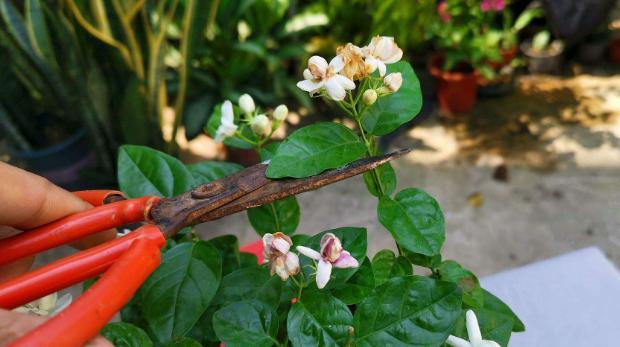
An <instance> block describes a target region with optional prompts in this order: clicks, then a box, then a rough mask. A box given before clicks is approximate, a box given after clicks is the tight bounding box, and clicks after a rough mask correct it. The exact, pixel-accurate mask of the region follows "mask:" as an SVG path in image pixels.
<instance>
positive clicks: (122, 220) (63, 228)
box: [0, 196, 159, 265]
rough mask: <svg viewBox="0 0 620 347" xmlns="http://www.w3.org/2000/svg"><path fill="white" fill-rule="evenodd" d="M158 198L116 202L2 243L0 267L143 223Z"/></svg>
mask: <svg viewBox="0 0 620 347" xmlns="http://www.w3.org/2000/svg"><path fill="white" fill-rule="evenodd" d="M157 201H159V198H158V197H154V196H145V197H142V198H137V199H131V200H124V201H119V202H114V203H111V204H107V205H102V206H99V207H94V208H92V209H90V210H87V211H84V212H80V213H76V214H74V215H70V216H67V217H65V218H62V219H59V220H57V221H54V222H51V223H49V224H46V225H43V226H41V227H38V228H35V229H31V230H28V231H26V232H23V233H21V234H18V235H15V236H13V237H11V238H8V239H5V240H2V241H0V265H4V264H7V263H10V262H13V261H15V260H18V259H21V258H23V257H26V256H30V255H35V254H37V253H40V252H43V251H46V250H48V249H51V248H54V247H57V246H60V245H63V244H65V243H68V242H71V241H75V240H77V239H80V238H82V237H84V236H87V235H90V234H94V233H96V232H99V231H104V230H108V229H112V228H115V227H117V226H120V225H124V224H129V223H135V222H140V221H143V220H144V219H145V213H146V211H148V209H149V208H150V206H151V205H152V204H154V203H156V202H157Z"/></svg>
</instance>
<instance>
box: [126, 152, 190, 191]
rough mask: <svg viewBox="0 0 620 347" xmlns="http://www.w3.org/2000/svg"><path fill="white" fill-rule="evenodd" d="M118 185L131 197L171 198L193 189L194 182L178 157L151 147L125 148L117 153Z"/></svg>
mask: <svg viewBox="0 0 620 347" xmlns="http://www.w3.org/2000/svg"><path fill="white" fill-rule="evenodd" d="M118 184H119V186H120V188H121V190H122V191H123V192H124V193H125V194H127V196H129V197H132V198H135V197H139V196H145V195H157V196H162V197H171V196H175V195H179V194H181V193H184V192H186V191H188V190H189V189H191V188H192V186H193V184H194V180H193V178H192V175H191V173H190V172H189V171H188V170H187V169H186V168H185V165H183V163H181V162H180V161H179V160H177V159H176V158H174V157H171V156H169V155H167V154H165V153H162V152H159V151H156V150H154V149H151V148H148V147H142V146H132V145H124V146H121V147H120V148H119V151H118Z"/></svg>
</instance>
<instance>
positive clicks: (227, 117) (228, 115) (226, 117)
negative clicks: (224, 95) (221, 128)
mask: <svg viewBox="0 0 620 347" xmlns="http://www.w3.org/2000/svg"><path fill="white" fill-rule="evenodd" d="M221 114H222V117H221V122H222V123H230V124H234V123H235V113H234V112H233V107H232V103H231V102H230V100H226V101H224V103H223V104H222V109H221Z"/></svg>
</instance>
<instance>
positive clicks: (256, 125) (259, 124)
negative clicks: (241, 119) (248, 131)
mask: <svg viewBox="0 0 620 347" xmlns="http://www.w3.org/2000/svg"><path fill="white" fill-rule="evenodd" d="M250 127H251V128H252V131H253V132H254V133H255V134H256V135H259V136H267V135H269V133H270V132H271V121H270V120H269V118H267V116H265V115H264V114H259V115H258V116H256V117H254V118H253V119H252V122H251V123H250Z"/></svg>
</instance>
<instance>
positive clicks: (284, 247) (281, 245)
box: [272, 237, 291, 254]
mask: <svg viewBox="0 0 620 347" xmlns="http://www.w3.org/2000/svg"><path fill="white" fill-rule="evenodd" d="M272 246H273V248H275V249H277V250H278V251H279V252H280V253H282V254H286V253H288V250H289V249H290V248H291V244H290V243H288V242H286V240H285V239H281V238H279V237H276V238H274V239H273V243H272Z"/></svg>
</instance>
